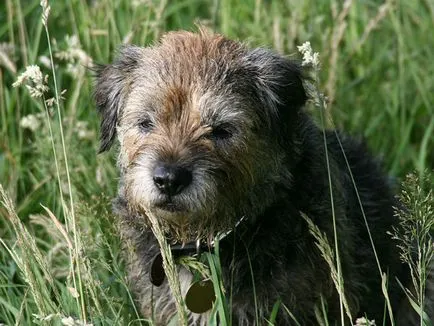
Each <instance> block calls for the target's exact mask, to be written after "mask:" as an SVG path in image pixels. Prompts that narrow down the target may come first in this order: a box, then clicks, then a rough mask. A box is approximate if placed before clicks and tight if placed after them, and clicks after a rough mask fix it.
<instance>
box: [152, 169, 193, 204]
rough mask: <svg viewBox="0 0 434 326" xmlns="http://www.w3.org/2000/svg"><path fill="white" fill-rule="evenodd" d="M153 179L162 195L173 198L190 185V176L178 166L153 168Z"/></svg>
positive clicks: (188, 172)
mask: <svg viewBox="0 0 434 326" xmlns="http://www.w3.org/2000/svg"><path fill="white" fill-rule="evenodd" d="M153 179H154V183H155V185H156V186H157V188H158V189H159V190H160V191H161V192H162V193H163V194H165V195H169V196H174V195H176V194H178V193H180V192H181V191H182V190H183V189H184V188H185V187H187V186H188V185H189V184H190V183H191V180H192V174H191V172H190V171H189V170H187V169H186V168H183V167H180V166H176V165H168V164H161V165H157V166H156V167H155V169H154V176H153Z"/></svg>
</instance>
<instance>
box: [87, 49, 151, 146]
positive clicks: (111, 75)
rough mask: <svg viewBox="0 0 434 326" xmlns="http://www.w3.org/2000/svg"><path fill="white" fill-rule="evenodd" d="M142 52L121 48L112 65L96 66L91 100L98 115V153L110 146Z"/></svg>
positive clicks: (141, 50)
mask: <svg viewBox="0 0 434 326" xmlns="http://www.w3.org/2000/svg"><path fill="white" fill-rule="evenodd" d="M142 53H143V49H142V48H140V47H137V46H130V45H129V46H124V47H122V48H121V49H120V51H119V55H118V57H117V59H116V60H115V61H114V62H113V63H112V64H110V65H99V66H96V67H95V72H96V84H95V91H94V98H95V102H96V106H97V109H98V112H99V114H100V115H101V126H100V140H101V143H100V148H99V152H100V153H101V152H104V151H106V150H108V149H110V147H111V146H112V144H113V141H114V138H115V135H116V127H117V124H118V119H119V117H120V115H121V113H122V110H123V106H124V105H125V100H126V97H127V96H128V91H129V88H130V87H129V85H131V83H132V81H133V74H132V72H133V71H134V69H135V68H136V67H137V63H138V61H139V60H140V58H141V56H142Z"/></svg>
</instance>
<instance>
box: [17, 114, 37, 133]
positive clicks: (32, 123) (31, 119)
mask: <svg viewBox="0 0 434 326" xmlns="http://www.w3.org/2000/svg"><path fill="white" fill-rule="evenodd" d="M40 126H41V121H40V120H39V119H38V118H37V117H36V115H34V114H29V115H26V116H25V117H22V118H21V120H20V127H21V128H23V129H29V130H31V131H32V132H35V131H36V130H38V129H39V127H40Z"/></svg>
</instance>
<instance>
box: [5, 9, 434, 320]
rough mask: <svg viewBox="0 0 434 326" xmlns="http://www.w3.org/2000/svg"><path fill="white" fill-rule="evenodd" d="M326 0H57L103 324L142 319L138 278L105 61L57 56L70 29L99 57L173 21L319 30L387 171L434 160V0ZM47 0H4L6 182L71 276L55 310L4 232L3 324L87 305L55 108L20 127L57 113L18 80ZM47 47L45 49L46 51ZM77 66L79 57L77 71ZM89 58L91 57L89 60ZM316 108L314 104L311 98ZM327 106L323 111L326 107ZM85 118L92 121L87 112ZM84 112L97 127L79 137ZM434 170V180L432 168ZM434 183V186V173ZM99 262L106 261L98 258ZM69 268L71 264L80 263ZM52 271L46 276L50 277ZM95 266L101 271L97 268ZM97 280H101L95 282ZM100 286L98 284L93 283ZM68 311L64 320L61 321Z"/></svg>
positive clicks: (73, 140) (77, 180)
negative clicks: (118, 197)
mask: <svg viewBox="0 0 434 326" xmlns="http://www.w3.org/2000/svg"><path fill="white" fill-rule="evenodd" d="M342 3H343V1H333V0H332V1H325V0H323V1H316V0H303V1H298V0H285V1H280V0H275V1H274V0H246V1H236V0H181V1H170V0H166V1H155V0H142V1H140V0H137V1H129V0H107V1H104V0H88V1H86V0H71V1H51V2H50V5H51V12H50V15H49V18H48V29H49V32H50V38H51V43H52V45H53V50H54V54H55V58H54V59H55V71H56V79H57V82H58V89H59V91H60V90H66V93H65V94H64V95H63V97H64V99H63V100H62V101H61V103H60V104H61V111H62V123H63V126H64V129H65V143H66V148H67V155H68V163H69V168H70V172H71V178H72V196H73V200H74V203H75V206H76V207H77V212H78V213H77V216H78V217H79V218H78V221H77V223H78V225H79V229H80V235H81V237H82V239H83V248H84V249H83V250H84V252H85V253H86V257H87V259H88V264H89V266H90V269H91V271H90V274H89V275H91V276H92V278H93V279H94V280H97V282H99V283H98V284H97V285H94V289H95V291H96V293H99V294H100V297H99V300H101V302H103V303H105V304H102V307H101V308H100V309H97V308H96V307H97V304H96V303H95V302H96V301H95V300H96V299H87V300H89V301H88V304H87V306H88V307H89V311H88V313H89V314H90V315H91V316H93V318H94V319H93V322H94V323H96V324H106V323H108V324H113V323H120V324H124V323H127V321H131V320H135V318H137V314H136V312H135V309H134V306H133V304H132V301H131V300H130V296H129V292H128V291H127V289H126V287H125V282H124V273H123V265H122V259H121V258H119V247H120V246H119V241H118V239H117V237H116V236H115V235H114V233H115V232H114V227H113V226H114V224H115V221H114V220H113V218H112V217H111V215H110V213H109V210H110V198H111V197H112V196H113V195H114V194H115V191H116V183H117V173H116V169H115V154H114V153H111V154H104V155H99V156H97V155H96V151H97V148H98V117H97V114H96V111H95V106H94V103H93V100H92V83H93V80H92V71H91V70H90V69H82V68H83V65H82V63H81V62H80V61H79V60H70V61H65V60H61V59H60V58H59V57H57V56H56V53H59V52H60V51H61V50H67V49H68V44H67V38H66V37H67V36H68V35H69V36H72V35H75V36H76V37H77V38H78V40H79V43H78V46H79V48H81V50H82V51H84V53H85V54H87V55H88V56H89V57H90V58H92V60H93V62H94V63H108V62H110V61H111V60H112V59H113V58H114V56H115V54H116V49H117V48H118V47H119V45H120V44H122V43H124V42H127V43H133V44H137V45H149V44H152V42H153V41H154V40H156V39H158V37H159V36H161V35H162V34H163V33H164V32H165V31H168V30H176V29H188V30H196V29H197V27H196V26H195V24H201V25H205V26H207V27H208V28H210V29H212V30H215V31H217V32H221V33H223V34H225V35H227V36H228V37H231V38H235V39H240V40H245V41H247V42H248V43H249V44H251V46H265V47H270V48H274V49H275V50H276V51H278V52H280V53H283V54H286V55H289V56H294V57H298V56H297V54H295V52H296V45H301V44H302V43H304V42H305V41H310V42H311V44H312V47H313V48H314V50H315V51H317V52H319V53H320V58H321V62H322V76H321V80H322V83H323V85H322V89H323V90H324V91H325V93H326V95H327V96H329V99H330V101H331V103H330V104H329V107H328V110H329V112H330V114H331V115H332V116H333V118H334V121H335V123H336V125H337V126H338V127H339V128H341V129H344V130H346V131H348V132H350V133H351V134H354V135H360V136H364V137H365V138H366V140H367V142H368V144H369V146H370V147H371V148H372V150H373V152H374V153H377V154H378V155H380V156H381V157H382V158H383V160H384V166H385V170H386V171H388V172H390V173H391V175H393V176H396V177H398V178H400V177H403V176H404V175H405V174H407V173H408V172H410V171H413V170H416V171H417V172H422V171H424V170H426V169H427V170H432V169H433V168H434V114H433V113H434V112H433V110H434V106H433V103H434V78H433V76H434V37H433V36H432V31H433V29H434V2H432V1H430V0H421V1H404V0H396V1H393V0H392V1H389V0H386V1H385V2H382V1H379V0H360V1H345V4H346V5H348V6H346V5H343V4H342ZM41 12H42V9H41V7H40V4H39V1H30V0H3V1H2V2H1V3H0V184H2V185H3V187H4V188H5V190H6V192H7V193H8V195H9V197H10V198H11V199H12V202H13V204H14V205H15V210H16V212H17V214H18V216H19V217H20V219H21V221H23V223H24V225H25V227H27V229H28V230H29V232H30V234H32V235H33V236H34V239H35V246H36V247H37V248H39V250H40V252H41V253H42V254H43V256H44V257H45V258H46V259H47V264H48V266H49V269H50V273H52V274H53V276H54V279H55V280H56V286H57V287H58V288H59V289H60V295H59V298H57V299H56V300H53V298H49V297H47V298H46V299H47V300H53V305H52V306H49V307H48V308H47V310H44V311H38V309H36V306H37V305H35V298H34V296H32V291H30V290H29V286H28V283H27V282H26V278H25V275H23V273H21V272H19V268H18V267H17V263H16V261H15V260H13V259H11V256H10V254H9V253H8V252H7V250H6V249H5V247H4V246H2V245H1V244H0V248H1V249H0V323H1V322H2V321H3V322H4V323H6V324H7V325H13V324H15V323H16V324H21V323H23V324H31V323H32V322H35V321H38V322H40V323H46V322H44V321H40V319H38V318H37V317H35V316H33V315H32V314H33V313H39V314H41V313H44V314H45V315H49V314H50V313H58V314H59V316H80V312H79V308H77V306H76V304H75V303H74V300H73V299H71V293H70V292H69V291H68V289H67V286H66V285H67V284H69V282H70V281H71V280H70V275H69V274H68V261H69V258H68V251H67V249H66V244H65V243H64V239H62V237H61V236H59V235H58V233H59V232H58V230H56V228H55V227H54V226H53V225H52V222H51V221H50V219H48V218H46V217H44V216H45V215H46V213H45V211H44V210H43V209H42V207H41V204H43V205H44V206H47V207H49V208H50V209H51V210H52V211H53V213H54V215H55V216H57V217H58V219H59V220H61V221H63V219H64V217H63V215H62V212H63V211H62V204H61V201H60V199H59V185H58V179H57V176H56V169H55V164H54V159H53V154H52V148H51V143H50V140H49V136H48V131H47V125H46V123H45V120H43V119H42V120H41V125H40V127H39V128H38V129H37V130H35V131H31V130H29V129H25V128H23V127H21V126H20V121H21V120H22V118H23V117H25V116H27V115H29V114H37V113H38V112H44V107H43V104H42V101H41V100H38V99H34V98H31V97H30V96H29V94H28V91H27V90H26V89H25V88H24V87H21V88H12V86H11V85H12V83H13V82H14V81H15V80H16V78H17V76H18V75H19V73H21V72H22V71H24V69H25V67H26V66H27V65H30V64H37V65H39V66H41V69H42V71H43V73H44V74H49V75H50V77H49V81H48V82H49V86H50V92H49V94H48V95H47V98H49V97H52V96H53V94H54V93H53V92H54V86H53V76H52V75H51V69H49V68H47V67H46V66H44V64H43V62H44V59H43V57H44V56H48V55H49V52H48V43H47V38H46V35H45V31H44V28H43V25H42V23H41ZM41 57H42V59H41ZM71 68H75V69H76V70H77V69H79V73H78V75H77V74H76V75H73V74H71V72H70V71H71ZM80 69H81V70H80ZM312 110H313V111H314V109H312ZM313 114H314V115H315V114H316V113H315V112H313ZM51 119H52V123H53V128H54V130H53V132H54V140H55V144H56V146H57V147H58V148H57V149H58V151H59V152H61V142H60V138H59V128H58V123H57V122H58V119H59V116H58V115H57V114H56V111H55V110H54V111H53V113H52V114H51ZM80 121H81V122H80ZM80 123H84V124H85V129H86V131H87V132H88V134H87V135H88V137H79V135H78V132H79V131H78V130H77V124H80ZM59 160H60V169H61V178H60V181H61V182H60V189H61V191H62V193H63V194H64V195H65V196H68V195H69V190H68V188H67V187H66V186H65V185H66V177H65V169H64V168H63V166H64V164H63V161H62V158H61V157H59ZM431 181H432V179H431ZM431 188H432V185H431ZM8 215H9V214H8V213H7V212H6V209H5V208H4V207H3V206H1V205H0V239H2V241H3V242H4V244H5V245H7V246H8V247H9V248H16V250H18V252H20V250H23V249H22V247H20V246H19V243H18V246H17V244H16V239H17V235H16V231H14V229H13V227H12V225H13V223H11V222H10V221H9V219H8V218H7V216H8ZM96 267H98V268H96ZM68 275H69V276H68ZM41 277H42V276H41ZM89 277H90V276H89ZM90 288H92V287H90ZM87 295H89V293H87ZM59 316H57V317H53V319H52V322H53V320H56V318H57V320H60V319H59V318H60V317H59Z"/></svg>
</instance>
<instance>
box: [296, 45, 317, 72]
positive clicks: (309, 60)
mask: <svg viewBox="0 0 434 326" xmlns="http://www.w3.org/2000/svg"><path fill="white" fill-rule="evenodd" d="M297 49H298V51H299V52H300V53H301V54H302V55H303V62H302V63H301V65H302V66H309V65H311V66H312V67H314V68H319V65H320V61H319V53H318V52H313V50H312V46H311V45H310V42H309V41H307V42H304V43H303V44H302V45H300V46H297Z"/></svg>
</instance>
